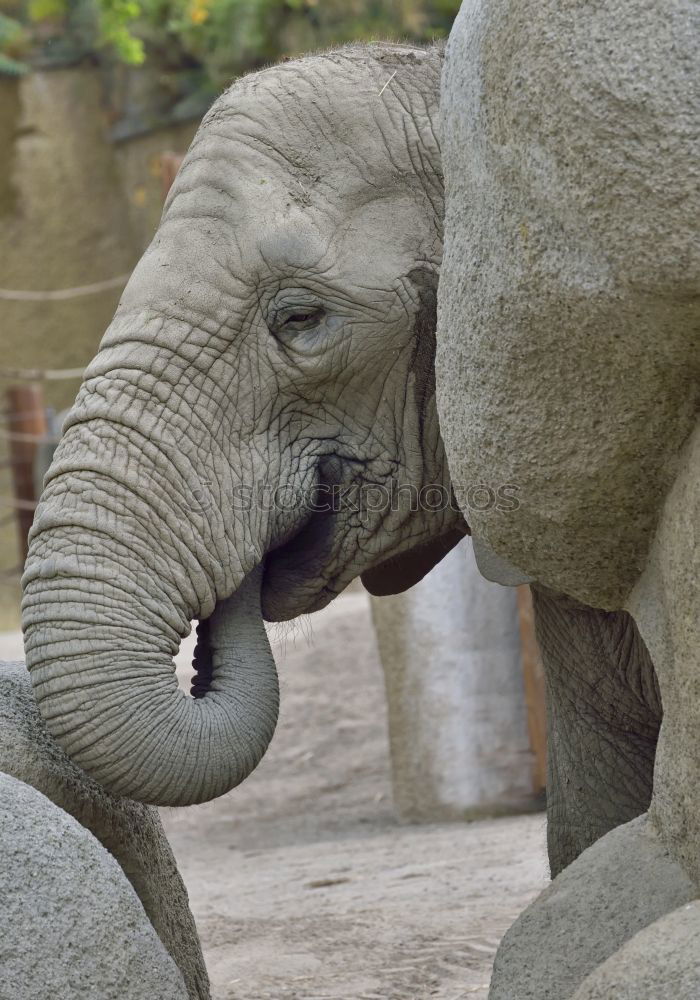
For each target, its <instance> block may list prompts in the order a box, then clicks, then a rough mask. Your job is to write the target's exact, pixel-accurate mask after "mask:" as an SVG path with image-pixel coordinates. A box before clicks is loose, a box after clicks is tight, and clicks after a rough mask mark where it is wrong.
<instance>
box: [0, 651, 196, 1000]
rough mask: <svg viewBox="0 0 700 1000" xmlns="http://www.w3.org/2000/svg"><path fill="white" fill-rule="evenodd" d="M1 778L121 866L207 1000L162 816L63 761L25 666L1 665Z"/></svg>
mask: <svg viewBox="0 0 700 1000" xmlns="http://www.w3.org/2000/svg"><path fill="white" fill-rule="evenodd" d="M0 772H5V773H6V774H9V775H12V776H13V777H14V778H17V779H19V780H20V781H23V782H26V783H27V784H28V785H31V786H32V787H33V788H36V789H37V790H38V791H40V792H42V794H43V795H45V796H46V797H47V798H48V799H50V800H51V801H52V802H53V803H54V804H55V805H56V806H58V807H59V808H60V809H62V810H65V812H67V813H70V815H71V816H73V817H74V819H75V820H77V822H78V823H80V824H81V826H83V827H85V828H86V829H87V830H89V831H91V833H92V834H93V835H94V836H95V837H96V838H97V839H98V840H99V841H100V842H101V844H102V845H103V846H104V847H105V848H106V849H107V850H108V851H109V852H110V854H112V855H113V856H114V858H116V860H117V861H118V863H119V864H120V865H121V867H122V870H123V872H124V874H125V875H126V876H127V878H128V879H129V881H130V882H131V884H132V886H133V887H134V889H135V891H136V893H137V895H138V897H139V898H140V900H141V903H142V904H143V907H144V909H145V911H146V913H147V915H148V917H149V919H150V921H151V923H152V924H153V927H154V928H155V930H156V932H157V933H158V936H159V937H160V939H161V941H162V942H163V944H164V945H165V947H166V948H167V950H168V951H169V952H170V954H171V955H172V957H173V959H174V960H175V962H176V963H177V965H178V966H179V968H180V970H181V971H182V974H183V976H184V979H185V982H186V984H187V987H188V992H189V997H190V1000H208V997H209V979H208V976H207V972H206V968H205V965H204V958H203V956H202V950H201V947H200V943H199V937H198V935H197V929H196V927H195V923H194V919H193V917H192V913H191V912H190V908H189V903H188V899H187V890H186V889H185V886H184V883H183V881H182V879H181V877H180V874H179V872H178V870H177V865H176V863H175V858H174V857H173V853H172V851H171V849H170V845H169V844H168V841H167V838H166V836H165V833H164V831H163V827H162V825H161V822H160V817H159V815H158V811H157V810H156V809H154V808H152V807H150V806H145V805H142V804H141V803H138V802H133V801H132V800H131V799H124V798H118V797H116V796H114V795H110V794H109V793H108V792H107V791H105V789H104V788H102V786H101V785H98V784H97V782H96V781H93V779H92V778H90V777H88V775H87V774H85V772H84V771H82V770H81V769H80V768H79V767H77V766H76V765H75V764H74V763H73V762H72V761H71V760H70V759H69V758H68V757H67V756H66V754H65V753H64V752H63V750H61V748H60V747H59V746H58V744H57V743H56V742H55V740H54V739H53V738H52V737H51V735H50V734H49V732H48V730H47V729H46V726H45V724H44V721H43V719H42V718H41V715H40V714H39V710H38V708H37V705H36V701H35V699H34V694H33V692H32V687H31V683H30V680H29V674H28V672H27V669H26V667H25V666H24V664H23V663H3V664H0ZM4 867H5V862H4V861H3V862H0V869H2V868H4Z"/></svg>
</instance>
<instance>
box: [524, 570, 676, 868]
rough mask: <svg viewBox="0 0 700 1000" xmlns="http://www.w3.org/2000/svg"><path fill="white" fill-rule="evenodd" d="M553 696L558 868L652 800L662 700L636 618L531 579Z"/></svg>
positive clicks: (551, 844)
mask: <svg viewBox="0 0 700 1000" xmlns="http://www.w3.org/2000/svg"><path fill="white" fill-rule="evenodd" d="M532 589H533V603H534V609H535V622H536V630H537V638H538V641H539V644H540V648H541V651H542V660H543V663H544V669H545V677H546V697H547V740H548V748H547V757H548V760H547V819H548V850H549V863H550V867H551V871H552V876H555V875H557V874H558V873H559V872H560V871H561V870H562V869H563V868H565V867H566V866H567V865H569V864H570V863H571V862H572V861H573V860H574V859H575V858H576V857H578V855H579V854H580V853H581V852H582V851H583V850H585V849H586V848H587V847H589V846H590V845H591V844H593V843H594V842H595V841H596V840H598V839H599V838H600V837H602V836H603V835H604V834H605V833H607V832H608V831H609V830H612V829H613V828H614V827H616V826H619V825H620V824H622V823H626V822H628V821H629V820H631V819H634V817H636V816H639V815H640V814H641V813H643V812H645V811H646V810H647V809H648V807H649V802H650V799H651V791H652V778H653V771H654V756H655V753H656V743H657V739H658V735H659V727H660V725H661V702H660V698H659V692H658V687H657V683H656V677H655V674H654V667H653V665H652V662H651V658H650V656H649V653H648V651H647V649H646V646H645V645H644V642H643V640H642V638H641V636H640V634H639V632H638V630H637V627H636V625H635V623H634V620H633V619H632V618H631V616H630V615H629V614H628V613H627V612H625V611H617V612H606V611H600V610H598V609H596V608H590V607H587V606H586V605H583V604H579V603H577V602H575V601H573V600H571V599H570V598H567V597H565V596H563V595H558V594H554V593H552V592H550V591H547V590H545V589H543V588H539V587H536V586H535V587H533V588H532Z"/></svg>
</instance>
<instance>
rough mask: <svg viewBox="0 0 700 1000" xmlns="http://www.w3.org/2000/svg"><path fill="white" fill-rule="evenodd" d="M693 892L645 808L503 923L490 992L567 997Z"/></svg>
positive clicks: (527, 999) (531, 999) (493, 999)
mask: <svg viewBox="0 0 700 1000" xmlns="http://www.w3.org/2000/svg"><path fill="white" fill-rule="evenodd" d="M696 895H697V890H696V888H695V886H694V885H693V883H692V881H691V880H690V879H689V878H688V876H687V875H686V874H685V872H684V871H683V869H682V868H681V867H680V865H678V864H677V863H676V862H675V861H674V860H673V859H672V858H671V856H670V855H669V853H668V851H666V850H665V849H664V846H663V844H662V843H661V841H660V840H659V839H658V837H657V836H656V834H655V833H653V831H652V830H651V829H650V827H649V825H648V823H647V819H646V816H640V817H638V818H637V819H635V820H632V822H631V823H625V825H624V826H620V827H617V829H615V830H612V831H611V832H610V833H608V834H606V835H605V836H604V837H601V839H600V840H598V841H597V842H596V843H595V844H594V845H593V846H592V847H589V848H588V850H586V851H584V852H583V854H581V855H579V857H578V858H577V859H576V860H575V861H573V862H572V863H571V864H570V865H569V866H568V868H565V869H564V871H563V872H562V873H561V874H560V875H558V876H557V878H556V879H554V881H553V882H552V884H551V885H550V886H548V887H547V888H546V889H545V890H544V892H542V893H541V894H540V895H539V896H538V897H537V899H536V900H535V901H534V903H532V904H531V905H530V906H529V907H528V908H527V909H526V910H525V911H524V912H523V913H522V914H521V915H520V917H519V918H518V919H517V920H516V922H515V923H514V924H513V926H512V927H511V928H510V929H509V930H508V932H507V933H506V935H505V937H504V938H503V941H502V942H501V945H500V947H499V949H498V953H497V955H496V960H495V963H494V969H493V978H492V980H491V990H490V993H489V1000H568V998H569V997H572V995H573V994H574V992H575V991H576V989H577V987H578V986H579V985H580V984H581V983H582V981H583V980H584V978H585V977H586V976H587V975H589V974H590V973H591V972H592V971H593V970H594V969H596V968H597V967H598V966H599V965H600V964H601V963H602V962H605V961H606V959H608V958H610V956H611V955H614V954H615V953H616V952H617V951H618V949H619V948H620V947H621V946H622V945H623V944H625V942H627V941H629V940H630V938H632V937H633V936H634V935H635V934H636V933H637V932H638V931H640V930H642V929H643V928H644V927H647V926H648V925H649V924H652V923H653V922H654V921H655V920H658V918H659V917H662V916H664V915H665V914H667V913H670V912H671V911H673V910H676V908H677V907H678V906H681V905H682V904H685V903H687V902H689V901H691V900H692V899H694V898H695V896H696ZM684 933H685V932H684ZM688 933H690V930H689V931H688ZM650 962H651V964H652V965H653V963H654V959H653V957H652V958H651V959H650ZM594 995H595V996H597V994H594ZM601 996H602V994H601ZM605 996H606V998H608V997H610V998H612V997H613V996H614V997H617V996H618V994H616V993H610V994H605ZM631 996H632V994H630V997H631ZM577 1000H578V995H577ZM654 1000H666V994H659V995H658V996H657V997H654ZM668 1000H680V997H675V996H674V997H671V996H669V998H668ZM684 1000H685V998H684Z"/></svg>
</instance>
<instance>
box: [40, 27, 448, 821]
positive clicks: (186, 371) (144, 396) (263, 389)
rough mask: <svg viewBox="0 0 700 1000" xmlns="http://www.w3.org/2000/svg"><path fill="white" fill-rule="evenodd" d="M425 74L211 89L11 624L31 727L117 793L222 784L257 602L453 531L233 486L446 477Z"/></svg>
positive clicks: (335, 67) (310, 600) (268, 707)
mask: <svg viewBox="0 0 700 1000" xmlns="http://www.w3.org/2000/svg"><path fill="white" fill-rule="evenodd" d="M440 65H441V57H440V54H439V53H438V51H437V50H428V51H420V50H414V49H409V48H404V47H402V46H374V47H372V48H369V49H366V48H349V49H343V50H340V51H337V52H333V53H330V54H327V55H324V56H318V57H313V58H309V59H306V60H303V61H301V62H290V63H287V64H285V65H282V66H278V67H274V68H272V69H270V70H266V71H264V72H261V73H257V74H254V75H252V76H250V77H247V78H245V79H243V80H241V81H240V82H238V83H237V84H236V85H235V86H234V87H233V88H232V89H231V90H229V91H228V92H227V93H226V94H224V95H223V97H221V98H220V99H219V100H218V101H217V102H216V103H215V105H214V106H213V108H212V109H211V111H210V112H209V113H208V114H207V115H206V117H205V119H204V121H203V123H202V126H201V128H200V129H199V132H198V133H197V136H196V137H195V139H194V142H193V144H192V146H191V148H190V150H189V153H188V154H187V156H186V158H185V161H184V163H183V165H182V168H181V170H180V172H179V175H178V177H177V179H176V181H175V183H174V185H173V188H172V190H171V193H170V196H169V198H168V201H167V203H166V206H165V210H164V214H163V219H162V222H161V225H160V228H159V230H158V232H157V234H156V237H155V239H154V241H153V243H152V245H151V246H150V248H149V249H148V251H147V252H146V254H145V255H144V257H143V258H142V260H141V262H140V263H139V265H138V266H137V268H136V270H135V272H134V274H133V276H132V278H131V280H130V282H129V284H128V286H127V289H126V291H125V293H124V295H123V297H122V300H121V303H120V305H119V308H118V310H117V314H116V316H115V318H114V321H113V323H112V325H111V326H110V328H109V330H108V331H107V333H106V335H105V337H104V339H103V341H102V344H101V347H100V351H99V353H98V355H97V356H96V358H95V359H94V361H93V362H92V363H91V365H90V366H89V367H88V369H87V372H86V375H85V379H84V383H83V386H82V388H81V390H80V392H79V395H78V398H77V400H76V403H75V406H74V408H73V410H72V413H71V416H70V417H69V419H68V422H67V424H66V427H65V434H64V437H63V440H62V442H61V444H60V445H59V447H58V450H57V452H56V455H55V459H54V462H53V465H52V467H51V470H50V472H49V475H48V479H47V484H46V488H45V490H44V493H43V496H42V500H41V503H40V505H39V508H38V510H37V514H36V519H35V522H34V527H33V530H32V535H31V546H30V553H29V558H28V560H27V564H26V572H25V576H24V604H23V626H24V630H25V645H26V654H27V664H28V667H29V669H30V671H31V675H32V683H33V685H34V689H35V691H36V695H37V698H38V701H39V703H40V705H41V710H42V714H43V715H44V718H45V719H46V721H47V724H48V726H49V729H50V730H51V732H52V733H53V735H54V736H55V737H56V738H57V739H58V741H59V742H60V743H61V744H62V746H63V747H64V748H65V749H66V751H67V752H68V754H69V755H70V756H71V757H72V758H73V759H74V760H75V761H76V762H77V763H78V764H80V765H81V766H82V767H84V768H85V769H86V770H87V771H89V772H90V773H91V774H92V775H93V776H94V777H95V778H96V779H97V780H98V781H100V782H102V783H103V784H104V785H105V786H107V787H108V788H110V789H111V790H113V791H114V792H117V793H119V794H124V795H129V796H130V797H133V798H136V799H140V800H143V801H147V802H156V803H160V804H185V803H189V802H196V801H202V800H205V799H208V798H212V797H213V796H216V795H220V794H222V793H223V792H225V791H226V790H227V789H229V788H230V787H232V786H233V785H235V784H236V783H237V782H239V781H240V780H242V779H243V778H244V777H245V776H246V774H248V773H249V772H250V771H251V770H252V769H253V767H255V765H256V763H257V762H258V761H259V759H260V757H261V756H262V754H263V753H264V750H265V747H266V746H267V743H268V741H269V739H270V738H271V735H272V732H273V729H274V724H275V719H276V713H277V688H276V677H275V671H274V664H273V662H272V657H271V654H270V651H269V647H268V645H267V640H266V638H265V632H264V629H263V625H262V618H261V610H262V613H263V614H264V615H265V617H266V618H268V619H272V620H282V619H288V618H293V617H295V616H296V615H299V614H301V613H303V612H308V611H313V610H316V609H317V608H321V607H323V606H324V605H325V604H327V603H328V602H329V601H330V600H331V599H332V598H333V597H334V596H335V595H336V594H337V593H338V592H339V591H341V590H342V589H343V588H344V587H345V586H346V585H347V583H349V581H350V580H351V579H352V578H353V577H355V576H357V574H358V573H362V572H363V571H365V570H369V569H371V568H372V567H374V566H375V564H377V563H379V562H381V561H383V560H385V559H386V558H387V557H389V556H396V555H398V554H400V553H402V552H405V551H407V550H408V549H411V548H414V549H415V548H416V547H417V546H418V545H419V544H420V543H421V542H424V541H429V540H430V539H433V538H440V536H446V537H447V541H446V543H445V544H447V545H449V544H451V543H452V541H456V540H457V538H459V537H461V535H462V534H463V532H464V525H463V519H462V517H461V514H460V513H458V512H457V511H455V510H449V509H448V510H446V511H443V512H442V513H438V514H433V513H429V512H428V513H414V514H411V512H410V510H409V509H408V505H407V504H406V503H405V502H404V504H403V506H402V507H401V508H400V509H399V510H397V511H391V510H389V511H387V510H382V511H379V512H376V513H372V512H370V513H369V515H368V517H367V518H366V519H364V520H363V519H361V518H360V517H359V516H358V514H356V513H355V512H353V511H352V510H343V511H340V512H339V513H338V514H337V515H329V514H324V513H315V514H312V513H310V511H309V510H308V505H306V506H305V505H303V504H297V505H296V506H295V505H294V504H290V503H289V502H287V504H286V506H287V507H291V509H284V510H283V509H279V507H278V508H277V509H272V510H270V509H269V506H270V505H269V504H265V503H262V504H261V503H253V504H252V505H247V504H246V503H245V501H244V499H243V498H242V496H241V494H240V493H239V492H237V491H239V488H240V487H244V488H249V487H253V488H254V489H255V488H257V487H258V486H259V485H263V484H270V485H272V486H280V485H281V486H283V487H291V488H292V489H294V490H296V491H302V492H303V491H305V492H307V493H308V492H310V491H311V490H312V489H313V488H314V487H316V486H318V484H320V483H326V484H337V483H340V484H356V485H361V484H377V483H380V484H383V483H386V482H387V481H388V480H389V479H390V478H391V477H393V478H394V479H396V480H397V481H398V482H399V483H401V484H415V485H417V486H422V485H423V484H424V483H438V484H444V485H447V484H448V482H449V481H448V478H447V471H446V465H445V458H444V450H443V448H442V444H441V441H440V437H439V432H438V424H437V417H436V413H435V407H434V392H433V370H432V355H433V346H434V345H433V334H434V325H435V319H434V313H435V290H436V285H437V274H438V267H439V263H440V251H441V217H442V200H441V199H442V184H441V177H440V163H439V151H438V145H437V139H436V136H435V132H434V123H435V121H436V120H437V99H438V87H439V76H440ZM394 71H396V75H395V77H394V79H393V80H392V82H391V84H390V85H389V86H388V87H387V88H386V89H384V91H383V93H381V94H380V91H382V88H383V86H384V84H385V83H386V82H387V80H388V79H389V77H390V76H391V75H392V73H394ZM287 501H288V498H287ZM241 508H243V509H241ZM450 533H451V535H452V536H453V537H452V539H451V540H450ZM444 551H445V545H443V546H442V548H441V547H440V545H438V547H437V549H436V551H435V555H434V556H430V557H429V558H427V561H426V566H425V569H427V568H430V565H432V563H433V562H435V561H436V560H437V558H438V557H439V555H441V554H442V552H444ZM419 555H420V554H419ZM263 560H264V572H263V571H262V562H263ZM256 568H257V569H256ZM423 571H424V570H423ZM406 577H407V574H406V573H404V574H403V579H404V581H405V580H406ZM231 595H233V596H232V597H231ZM228 598H230V601H227V599H228ZM215 608H216V612H215ZM212 615H213V620H212V621H211V623H210V648H211V654H212V658H213V666H214V671H215V676H214V679H213V682H212V683H211V685H208V684H207V681H206V675H207V674H208V672H209V668H208V665H207V664H206V663H205V664H204V667H203V674H204V677H203V678H202V679H201V680H200V681H199V682H198V684H199V687H198V690H197V693H198V694H204V691H205V689H207V690H206V694H205V696H203V697H198V698H196V699H191V698H187V697H186V696H185V695H184V694H181V693H180V692H179V691H178V688H177V683H176V680H175V674H174V669H173V661H172V657H173V654H174V653H175V652H176V651H177V648H178V645H179V642H180V639H181V638H182V636H184V635H186V634H187V632H188V631H189V628H190V621H191V619H194V618H198V619H209V618H210V616H212ZM203 655H204V654H203Z"/></svg>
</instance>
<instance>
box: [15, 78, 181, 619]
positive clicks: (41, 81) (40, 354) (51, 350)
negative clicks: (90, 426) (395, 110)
mask: <svg viewBox="0 0 700 1000" xmlns="http://www.w3.org/2000/svg"><path fill="white" fill-rule="evenodd" d="M110 124H111V123H110V121H109V113H108V105H107V102H106V100H105V98H104V93H103V86H102V78H101V77H100V73H99V71H98V69H97V68H96V67H94V66H88V65H85V66H78V67H71V68H62V69H54V70H48V71H40V72H34V73H29V74H27V75H26V76H24V77H19V78H9V77H0V289H10V290H20V291H45V290H57V289H66V288H74V287H76V286H84V285H90V284H93V283H96V282H97V283H98V282H102V281H105V280H109V279H113V278H116V277H118V276H120V275H127V274H128V273H129V272H130V271H131V269H132V268H133V266H134V264H135V263H136V261H137V260H138V258H139V256H140V253H141V251H142V250H143V249H144V248H145V246H147V245H148V243H149V241H150V239H151V236H152V234H153V231H154V230H155V227H156V225H157V223H158V219H159V218H160V212H161V205H162V184H161V172H160V162H159V155H160V153H161V152H163V151H170V150H172V151H176V152H178V151H179V152H182V151H184V150H185V149H186V148H187V146H188V145H189V142H190V140H191V138H192V135H193V134H194V131H195V129H196V127H197V124H198V123H197V122H196V121H193V122H187V123H184V124H178V125H175V126H173V127H172V128H163V129H158V130H156V131H153V132H149V133H142V134H140V135H138V136H135V137H133V138H131V139H124V140H121V141H120V142H118V143H115V142H111V141H110V138H109V127H110ZM122 287H123V286H122V283H121V282H120V283H118V284H116V285H112V286H111V287H108V288H105V289H103V290H102V291H99V292H96V293H93V294H90V295H80V296H76V297H73V298H65V299H60V300H55V299H54V300H48V301H47V300H36V301H27V300H20V301H16V300H12V299H7V298H3V297H0V335H1V338H2V339H1V343H2V348H3V351H2V361H1V362H0V368H8V367H12V368H41V369H62V368H81V367H83V366H84V365H85V364H86V363H87V362H88V361H89V360H90V358H91V357H92V356H93V354H94V353H95V350H96V348H97V345H98V343H99V341H100V338H101V337H102V334H103V332H104V330H105V328H106V327H107V325H108V323H109V321H110V319H111V317H112V314H113V313H114V310H115V308H116V305H117V302H118V300H119V296H120V294H121V290H122ZM0 296H1V293H0ZM8 384H9V383H8V382H7V380H5V379H0V392H2V393H3V395H4V392H5V390H6V388H7V385H8ZM77 388H78V381H77V380H68V381H56V382H49V383H47V385H46V397H47V402H48V403H49V404H50V405H51V406H52V407H54V408H55V409H56V410H60V409H62V408H64V407H66V406H69V405H70V404H71V402H72V400H73V397H74V396H75V392H76V390H77ZM0 405H2V406H3V409H4V399H3V403H2V404H0ZM6 457H7V449H6V441H5V440H2V441H0V462H3V461H5V460H6ZM10 492H11V490H10V478H9V472H8V470H7V468H5V467H3V468H1V469H0V497H2V498H4V499H5V501H6V499H7V497H8V496H9V494H10ZM10 515H11V509H10V508H8V507H7V506H5V505H4V504H3V506H2V508H0V628H8V627H12V626H14V625H15V624H16V622H17V599H18V594H19V585H18V579H17V576H16V574H13V572H12V571H13V569H15V568H16V567H17V565H18V563H19V559H20V557H19V548H18V544H17V531H16V527H15V524H14V523H13V522H12V521H11V520H9V521H8V520H6V519H7V518H8V517H9V516H10Z"/></svg>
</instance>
